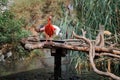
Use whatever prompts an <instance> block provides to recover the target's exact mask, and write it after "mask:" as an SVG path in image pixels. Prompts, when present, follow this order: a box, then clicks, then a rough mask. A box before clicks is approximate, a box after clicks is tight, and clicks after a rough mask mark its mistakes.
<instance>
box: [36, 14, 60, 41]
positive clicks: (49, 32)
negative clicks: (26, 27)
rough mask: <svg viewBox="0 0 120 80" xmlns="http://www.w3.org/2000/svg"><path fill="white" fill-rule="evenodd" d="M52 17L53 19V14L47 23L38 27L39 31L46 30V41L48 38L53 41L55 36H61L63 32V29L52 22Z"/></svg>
mask: <svg viewBox="0 0 120 80" xmlns="http://www.w3.org/2000/svg"><path fill="white" fill-rule="evenodd" d="M51 19H52V16H49V17H48V22H47V24H46V25H40V27H39V29H36V31H37V32H44V33H45V37H46V42H47V41H48V40H50V42H52V38H53V36H59V37H61V36H62V33H61V32H60V31H61V29H60V28H59V27H58V26H56V25H53V24H52V23H51Z"/></svg>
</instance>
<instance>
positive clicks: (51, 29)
mask: <svg viewBox="0 0 120 80" xmlns="http://www.w3.org/2000/svg"><path fill="white" fill-rule="evenodd" d="M51 18H52V16H49V18H48V23H47V24H46V25H45V26H44V27H45V30H44V31H45V35H46V42H47V40H48V39H50V38H52V37H53V35H54V34H55V30H56V28H54V26H53V25H52V23H51ZM51 42H52V41H51Z"/></svg>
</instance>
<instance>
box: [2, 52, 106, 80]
mask: <svg viewBox="0 0 120 80" xmlns="http://www.w3.org/2000/svg"><path fill="white" fill-rule="evenodd" d="M46 52H47V54H45V56H44V57H39V56H38V57H34V58H32V59H31V60H28V61H24V60H21V61H18V62H17V63H11V64H10V63H0V72H1V73H0V76H1V77H0V80H54V57H53V56H51V54H50V53H48V52H50V51H49V50H46ZM69 64H70V63H69V61H68V59H67V58H66V57H63V58H62V66H61V67H62V73H61V74H62V75H61V78H60V79H59V80H108V78H107V77H103V76H99V75H97V74H96V73H94V72H92V71H85V70H82V71H81V73H80V74H77V73H76V71H75V69H74V68H70V66H68V65H69Z"/></svg>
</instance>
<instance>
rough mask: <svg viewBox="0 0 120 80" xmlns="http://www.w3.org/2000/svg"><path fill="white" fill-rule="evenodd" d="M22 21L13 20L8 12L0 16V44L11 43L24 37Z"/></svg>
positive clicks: (12, 16)
mask: <svg viewBox="0 0 120 80" xmlns="http://www.w3.org/2000/svg"><path fill="white" fill-rule="evenodd" d="M22 26H23V21H22V19H21V20H17V19H15V18H14V15H13V14H12V13H11V12H10V11H5V12H3V13H2V14H0V43H1V44H2V43H12V42H17V41H19V40H20V39H21V38H22V37H25V35H26V32H25V31H23V30H22V28H21V27H22Z"/></svg>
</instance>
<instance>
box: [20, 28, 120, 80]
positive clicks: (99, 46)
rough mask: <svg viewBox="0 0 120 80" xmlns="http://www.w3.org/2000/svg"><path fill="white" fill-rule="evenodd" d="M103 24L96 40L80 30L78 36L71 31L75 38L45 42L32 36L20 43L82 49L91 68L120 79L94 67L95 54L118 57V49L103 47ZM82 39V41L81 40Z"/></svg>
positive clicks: (39, 46) (27, 46)
mask: <svg viewBox="0 0 120 80" xmlns="http://www.w3.org/2000/svg"><path fill="white" fill-rule="evenodd" d="M103 30H104V29H103V26H102V28H101V30H100V32H99V34H98V36H97V38H96V40H90V39H87V38H86V37H85V34H86V32H85V31H83V30H82V33H83V35H82V36H79V35H76V34H75V33H74V32H73V36H74V37H75V38H76V39H67V40H61V41H59V40H58V41H57V40H53V43H45V40H39V39H35V37H33V39H32V38H24V39H22V40H21V43H22V45H24V48H25V49H29V50H33V49H40V48H64V49H67V50H76V51H83V52H87V53H88V54H89V61H90V63H91V65H92V68H93V70H94V71H95V72H96V73H98V74H100V75H105V76H108V77H111V78H113V79H116V80H120V77H118V76H116V75H114V74H112V73H111V72H109V71H106V72H103V71H100V70H98V69H97V68H96V65H95V63H94V58H95V56H111V57H115V58H120V50H116V49H114V48H113V47H114V46H112V48H111V47H109V48H106V47H104V36H103ZM81 41H82V42H81Z"/></svg>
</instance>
